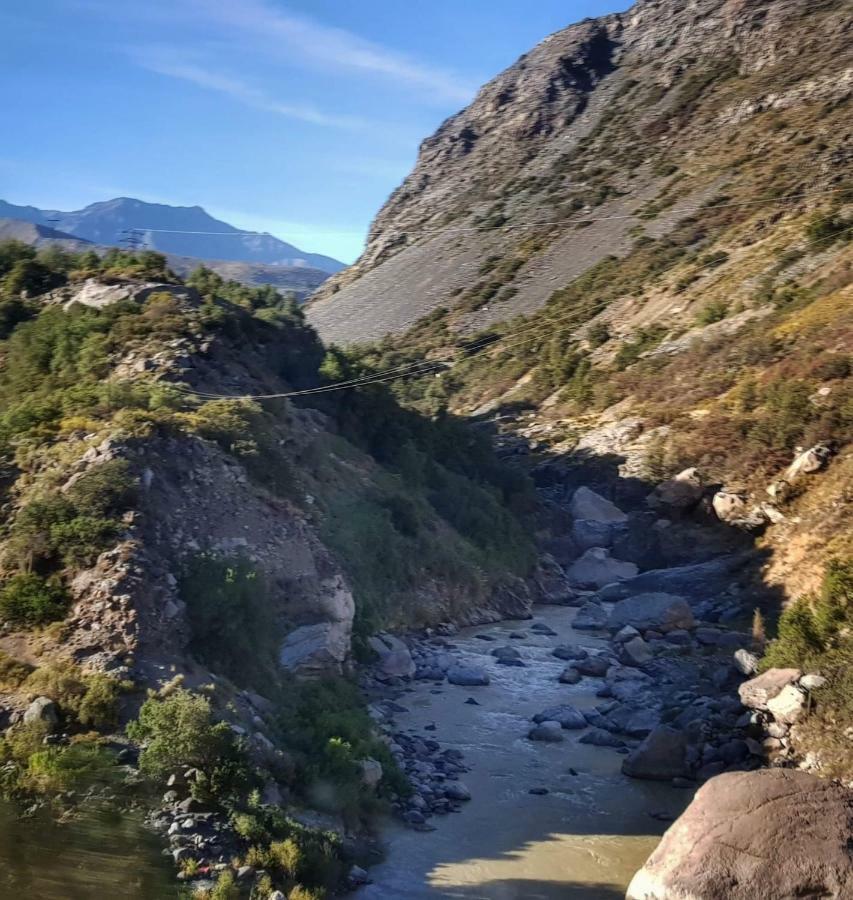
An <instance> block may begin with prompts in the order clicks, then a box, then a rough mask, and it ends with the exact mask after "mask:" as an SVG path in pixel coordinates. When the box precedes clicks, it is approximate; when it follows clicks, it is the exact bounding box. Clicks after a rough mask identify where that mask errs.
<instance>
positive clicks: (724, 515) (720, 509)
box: [711, 489, 747, 522]
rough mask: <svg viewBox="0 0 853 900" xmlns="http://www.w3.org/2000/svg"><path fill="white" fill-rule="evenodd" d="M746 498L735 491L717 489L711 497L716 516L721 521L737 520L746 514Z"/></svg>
mask: <svg viewBox="0 0 853 900" xmlns="http://www.w3.org/2000/svg"><path fill="white" fill-rule="evenodd" d="M746 503H747V498H746V497H745V496H744V495H743V494H739V493H737V492H736V491H727V490H725V489H723V490H719V491H717V493H716V494H714V496H713V498H712V499H711V506H712V507H713V508H714V512H715V513H716V516H717V518H718V519H719V520H720V521H721V522H739V521H740V520H741V519H743V518H745V517H746V515H747V505H746Z"/></svg>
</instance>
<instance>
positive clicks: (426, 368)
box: [170, 225, 853, 401]
mask: <svg viewBox="0 0 853 900" xmlns="http://www.w3.org/2000/svg"><path fill="white" fill-rule="evenodd" d="M850 231H853V225H851V226H849V227H846V228H843V229H841V230H840V231H838V232H836V233H835V234H833V235H827V236H825V237H823V238H817V239H815V240H814V241H808V242H806V244H805V246H806V247H809V246H815V245H817V244H821V243H825V242H829V243H830V244H831V243H834V242H835V241H836V240H838V237H839V236H840V235H841V234H845V233H847V232H850ZM716 268H719V263H708V264H706V265H704V266H700V267H698V268H696V269H694V270H693V271H694V273H696V272H701V271H705V270H712V269H716ZM558 324H559V325H563V326H565V324H566V321H565V317H562V318H560V317H558V318H552V319H545V320H544V321H543V320H540V321H537V322H534V323H531V324H529V325H527V326H522V327H521V328H519V329H516V330H515V331H514V332H513V334H512V335H511V336H510V337H512V338H517V337H518V335H520V334H524V333H527V332H529V331H534V332H536V331H539V330H541V329H543V328H546V327H549V326H551V325H558ZM542 336H544V333H543V335H542ZM506 337H507V335H500V336H495V335H490V336H487V337H485V338H481V339H479V340H477V341H474V342H472V343H470V344H468V345H464V346H463V347H462V348H460V349H461V352H462V353H463V354H464V356H465V357H469V356H471V355H473V354H474V353H478V352H480V351H481V350H484V349H486V348H487V347H489V346H492V345H494V344H497V343H500V342H501V341H504V340H505V338H506ZM535 337H536V336H535V335H534V336H530V337H528V338H526V339H524V340H523V341H515V340H513V341H510V342H509V343H507V344H504V349H510V348H511V347H514V346H520V345H521V344H525V343H529V342H530V341H531V340H534V339H535ZM445 352H456V353H458V351H445ZM447 362H448V360H422V361H420V362H418V363H408V364H405V365H402V366H398V367H395V368H391V369H387V370H383V371H381V372H372V373H369V374H366V375H363V376H360V377H358V378H353V379H349V380H344V381H339V382H334V383H332V384H328V385H321V386H318V387H316V388H306V389H303V390H299V391H285V392H280V393H275V394H252V395H228V394H214V393H207V392H204V391H196V390H193V389H190V388H184V387H182V386H178V385H170V387H171V388H173V389H174V390H176V391H177V392H178V393H181V394H185V395H188V396H193V397H198V398H201V399H205V400H235V401H238V400H239V401H248V400H275V399H283V398H291V397H302V396H310V395H314V394H323V393H329V392H332V391H337V390H344V389H348V388H351V387H362V386H367V385H369V384H383V383H385V382H387V381H394V380H396V379H397V378H402V377H407V376H410V375H427V374H430V371H438V370H439V369H446V368H447V366H446V363H447Z"/></svg>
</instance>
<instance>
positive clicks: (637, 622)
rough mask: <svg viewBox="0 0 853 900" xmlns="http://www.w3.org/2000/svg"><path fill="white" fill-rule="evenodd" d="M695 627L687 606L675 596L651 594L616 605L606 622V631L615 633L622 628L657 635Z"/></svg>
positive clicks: (629, 598) (684, 601)
mask: <svg viewBox="0 0 853 900" xmlns="http://www.w3.org/2000/svg"><path fill="white" fill-rule="evenodd" d="M695 624H696V621H695V619H694V618H693V612H692V610H691V609H690V604H689V603H688V602H687V601H686V600H685V599H684V597H679V596H678V595H677V594H665V593H662V592H652V593H649V594H636V595H635V596H633V597H628V599H627V600H623V601H622V602H621V603H617V604H616V606H614V607H613V610H612V611H611V613H610V618H609V619H608V620H607V627H608V628H609V629H611V630H612V631H619V630H620V629H622V628H624V627H625V626H626V625H630V626H632V627H633V628H636V629H637V630H638V631H648V630H649V629H653V630H654V631H660V632H663V633H664V634H665V633H666V632H668V631H675V630H677V629H687V628H693V627H694V625H695Z"/></svg>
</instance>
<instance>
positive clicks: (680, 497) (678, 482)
mask: <svg viewBox="0 0 853 900" xmlns="http://www.w3.org/2000/svg"><path fill="white" fill-rule="evenodd" d="M701 499H702V476H701V475H700V474H699V470H698V469H696V468H691V469H685V470H684V471H683V472H679V473H678V475H676V476H675V477H674V478H670V479H669V481H664V482H662V483H661V484H659V485H658V486H657V487H656V488H655V489H654V490H653V491H652V493H651V494H650V495H649V497H648V498H647V500H646V503H648V505H649V506H651V507H653V508H659V507H661V506H668V507H670V508H671V509H690V507H692V506H696V504H697V503H698V502H699V501H700V500H701Z"/></svg>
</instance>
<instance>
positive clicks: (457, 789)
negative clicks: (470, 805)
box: [444, 781, 471, 801]
mask: <svg viewBox="0 0 853 900" xmlns="http://www.w3.org/2000/svg"><path fill="white" fill-rule="evenodd" d="M444 796H445V797H447V799H448V800H463V801H465V800H470V799H471V791H470V790H469V789H468V787H467V785H465V784H464V783H463V782H461V781H448V782H447V783H446V784H445V785H444Z"/></svg>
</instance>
